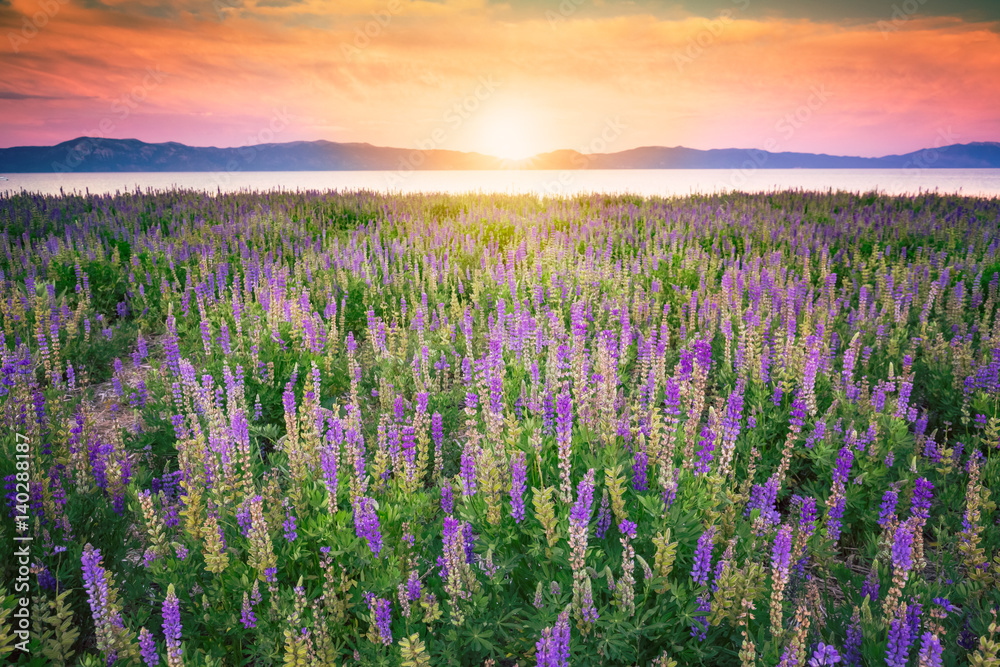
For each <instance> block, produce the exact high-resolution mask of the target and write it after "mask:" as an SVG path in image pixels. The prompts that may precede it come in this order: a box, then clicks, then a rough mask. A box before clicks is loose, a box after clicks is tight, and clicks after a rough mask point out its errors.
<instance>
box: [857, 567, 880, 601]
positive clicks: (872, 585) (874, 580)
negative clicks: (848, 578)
mask: <svg viewBox="0 0 1000 667" xmlns="http://www.w3.org/2000/svg"><path fill="white" fill-rule="evenodd" d="M880 588H881V584H880V582H879V578H878V570H876V569H875V568H874V567H873V568H872V569H871V570H869V571H868V576H867V577H865V582H864V583H863V584H862V585H861V597H863V598H864V597H867V598H868V599H869V600H871V601H872V602H878V594H879V589H880Z"/></svg>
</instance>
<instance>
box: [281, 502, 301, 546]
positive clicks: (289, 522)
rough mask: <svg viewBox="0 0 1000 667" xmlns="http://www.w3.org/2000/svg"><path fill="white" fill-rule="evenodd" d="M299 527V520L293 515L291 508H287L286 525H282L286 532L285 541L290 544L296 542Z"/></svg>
mask: <svg viewBox="0 0 1000 667" xmlns="http://www.w3.org/2000/svg"><path fill="white" fill-rule="evenodd" d="M297 526H298V520H297V519H296V518H295V515H294V514H292V509H291V507H287V506H286V507H285V523H284V524H282V527H283V528H284V530H285V539H286V540H288V541H289V542H294V541H295V540H296V539H297V538H298V536H299V533H298V530H297Z"/></svg>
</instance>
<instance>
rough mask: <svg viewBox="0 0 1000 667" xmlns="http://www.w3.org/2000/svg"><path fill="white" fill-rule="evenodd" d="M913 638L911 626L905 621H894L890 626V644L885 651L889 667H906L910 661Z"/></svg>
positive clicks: (886, 662)
mask: <svg viewBox="0 0 1000 667" xmlns="http://www.w3.org/2000/svg"><path fill="white" fill-rule="evenodd" d="M912 644H913V636H912V635H911V634H910V625H909V623H907V622H906V621H905V620H900V619H898V618H896V619H893V621H892V623H890V625H889V644H888V646H886V649H885V664H886V665H887V666H888V667H906V663H907V662H908V661H909V659H910V646H911V645H912Z"/></svg>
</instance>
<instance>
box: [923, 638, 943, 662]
mask: <svg viewBox="0 0 1000 667" xmlns="http://www.w3.org/2000/svg"><path fill="white" fill-rule="evenodd" d="M943 653H944V650H943V649H942V647H941V640H940V639H938V636H937V635H936V634H933V633H931V632H925V633H924V634H923V635H922V636H921V638H920V659H919V663H920V665H921V667H941V666H942V665H943V664H944V660H943V658H942V654H943Z"/></svg>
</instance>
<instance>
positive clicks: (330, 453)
mask: <svg viewBox="0 0 1000 667" xmlns="http://www.w3.org/2000/svg"><path fill="white" fill-rule="evenodd" d="M319 463H320V468H321V469H322V470H323V483H324V485H326V492H327V496H328V497H329V499H330V500H329V504H330V507H329V510H330V512H331V513H332V512H336V511H337V452H336V451H335V450H334V449H333V448H332V447H329V446H328V447H326V448H324V449H323V451H322V452H320V455H319Z"/></svg>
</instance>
